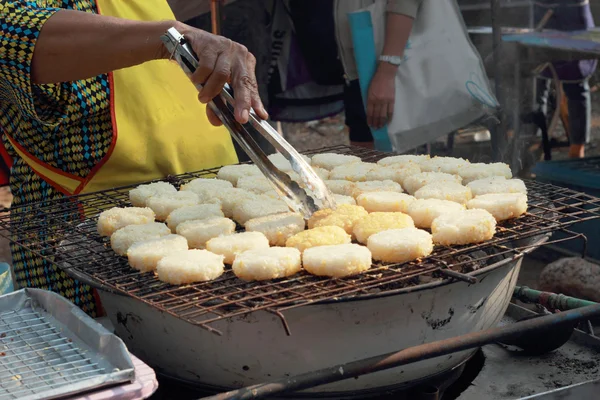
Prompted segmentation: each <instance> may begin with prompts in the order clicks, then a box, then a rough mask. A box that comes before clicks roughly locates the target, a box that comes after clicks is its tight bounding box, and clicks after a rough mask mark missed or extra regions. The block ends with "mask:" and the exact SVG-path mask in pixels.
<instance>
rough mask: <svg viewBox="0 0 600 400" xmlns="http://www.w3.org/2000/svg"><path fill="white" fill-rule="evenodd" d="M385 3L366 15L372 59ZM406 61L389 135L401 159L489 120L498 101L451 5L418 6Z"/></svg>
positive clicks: (450, 1) (426, 1)
mask: <svg viewBox="0 0 600 400" xmlns="http://www.w3.org/2000/svg"><path fill="white" fill-rule="evenodd" d="M386 2H387V1H386V0H376V2H375V3H374V4H373V5H372V6H371V7H369V8H368V9H367V10H368V11H370V12H371V15H372V17H374V19H373V30H374V32H373V33H374V37H375V43H377V45H378V47H379V48H377V54H381V52H382V47H383V43H384V37H385V24H384V23H377V21H376V19H375V17H376V16H381V15H385V6H386ZM405 56H406V60H405V61H404V63H403V64H402V65H401V66H400V67H399V68H398V73H397V75H396V100H395V106H394V116H393V118H392V120H391V122H390V124H389V125H388V134H389V137H390V141H391V142H392V146H393V149H394V151H395V152H397V153H402V152H405V151H407V150H410V149H413V148H415V147H417V146H420V145H423V144H426V143H429V142H431V141H434V140H436V139H438V138H439V137H441V136H444V135H447V134H449V133H451V132H453V131H456V130H457V129H460V128H463V127H464V126H466V125H468V124H470V123H472V122H474V121H476V120H478V119H481V118H483V117H485V116H489V115H492V114H493V113H494V112H495V109H496V108H497V107H498V101H497V100H496V98H495V97H494V95H493V94H492V92H491V90H490V84H489V80H488V78H487V76H486V73H485V69H484V66H483V62H482V60H481V57H480V55H479V53H478V52H477V50H476V48H475V46H474V45H473V44H472V43H471V40H470V39H469V35H468V32H467V28H466V26H465V23H464V20H463V18H462V14H461V12H460V9H459V7H458V5H457V4H456V1H455V0H423V2H422V3H421V7H420V8H419V12H418V14H417V17H416V19H415V22H414V24H413V29H412V32H411V35H410V40H409V45H408V46H407V49H406V50H405Z"/></svg>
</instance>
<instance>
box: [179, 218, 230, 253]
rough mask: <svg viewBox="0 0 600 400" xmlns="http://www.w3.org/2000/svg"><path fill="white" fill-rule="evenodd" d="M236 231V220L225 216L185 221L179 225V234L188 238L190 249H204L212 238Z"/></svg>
mask: <svg viewBox="0 0 600 400" xmlns="http://www.w3.org/2000/svg"><path fill="white" fill-rule="evenodd" d="M234 232H235V222H233V221H232V220H230V219H229V218H223V217H213V218H207V219H201V220H191V221H185V222H182V223H181V224H179V225H178V226H177V234H178V235H181V236H183V237H184V238H186V240H187V242H188V246H189V247H190V249H204V248H205V247H206V242H208V241H209V240H210V239H212V238H216V237H218V236H223V235H231V234H232V233H234Z"/></svg>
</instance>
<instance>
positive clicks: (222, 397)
mask: <svg viewBox="0 0 600 400" xmlns="http://www.w3.org/2000/svg"><path fill="white" fill-rule="evenodd" d="M598 315H600V304H596V305H592V306H587V307H583V308H578V309H576V310H570V311H565V312H561V313H558V314H552V315H548V316H544V317H541V318H534V319H530V320H527V321H523V322H518V323H514V324H510V325H506V326H502V327H497V328H493V329H488V330H485V331H480V332H472V333H469V334H466V335H462V336H458V337H454V338H450V339H445V340H440V341H437V342H432V343H427V344H422V345H419V346H414V347H410V348H407V349H404V350H400V351H398V352H393V353H387V354H383V355H380V356H375V357H370V358H366V359H363V360H358V361H353V362H350V363H347V364H341V365H336V366H335V367H330V368H325V369H321V370H318V371H313V372H307V373H304V374H301V375H297V376H295V377H291V378H285V379H280V380H276V381H273V382H269V383H263V384H258V385H253V386H249V387H246V388H242V389H238V390H233V391H230V392H227V393H221V394H218V395H215V396H209V397H205V398H204V399H205V400H228V399H231V400H233V399H235V400H247V399H264V398H267V397H270V396H273V395H276V394H281V393H285V392H295V391H298V390H303V389H307V388H313V387H316V386H320V385H324V384H327V383H332V382H337V381H341V380H344V379H349V378H353V377H355V376H360V375H364V374H369V373H373V372H377V371H381V370H384V369H389V368H394V367H399V366H402V365H407V364H411V363H414V362H417V361H423V360H428V359H431V358H435V357H439V356H444V355H447V354H452V353H456V352H459V351H463V350H468V349H473V348H477V347H481V346H484V345H486V344H491V343H495V342H498V341H505V340H508V339H514V338H517V337H519V336H521V335H522V334H523V332H525V331H527V332H533V331H541V330H544V329H550V328H557V327H559V326H561V325H566V324H569V325H571V324H572V323H573V322H576V321H583V320H587V319H590V318H592V317H595V316H598Z"/></svg>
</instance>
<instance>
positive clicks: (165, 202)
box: [148, 192, 200, 221]
mask: <svg viewBox="0 0 600 400" xmlns="http://www.w3.org/2000/svg"><path fill="white" fill-rule="evenodd" d="M197 204H200V198H199V197H198V195H197V194H196V193H194V192H177V193H171V194H163V195H158V196H154V197H150V198H149V199H148V207H150V208H151V209H152V210H153V211H154V212H155V213H156V219H158V220H159V221H165V220H166V219H167V218H168V217H169V214H171V213H172V212H173V211H175V210H177V209H178V208H182V207H187V206H195V205H197Z"/></svg>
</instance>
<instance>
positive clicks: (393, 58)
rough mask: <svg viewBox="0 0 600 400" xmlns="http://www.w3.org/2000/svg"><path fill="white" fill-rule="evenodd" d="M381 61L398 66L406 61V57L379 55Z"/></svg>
mask: <svg viewBox="0 0 600 400" xmlns="http://www.w3.org/2000/svg"><path fill="white" fill-rule="evenodd" d="M379 61H381V62H385V63H388V64H392V65H394V66H396V67H398V66H400V65H401V64H402V63H403V62H404V57H401V56H387V55H381V56H379Z"/></svg>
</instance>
